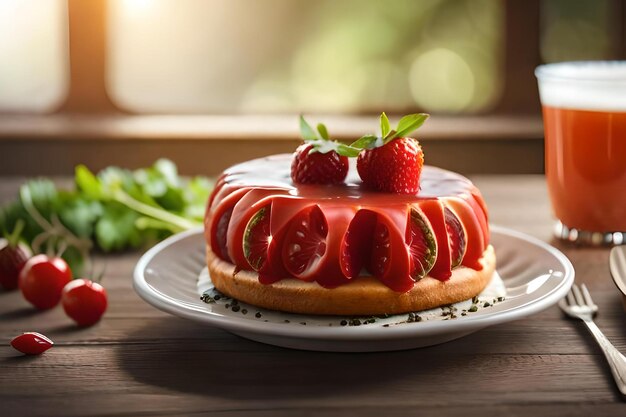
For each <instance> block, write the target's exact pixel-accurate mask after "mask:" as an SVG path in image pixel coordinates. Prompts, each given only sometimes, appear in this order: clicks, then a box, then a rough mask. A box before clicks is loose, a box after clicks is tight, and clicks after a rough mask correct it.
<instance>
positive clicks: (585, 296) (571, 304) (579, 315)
mask: <svg viewBox="0 0 626 417" xmlns="http://www.w3.org/2000/svg"><path fill="white" fill-rule="evenodd" d="M581 288H582V289H581ZM581 288H578V285H576V284H574V285H572V289H571V290H570V291H569V293H568V294H567V296H566V297H565V298H563V299H562V300H561V301H560V302H559V307H561V310H563V311H564V312H565V314H567V315H568V316H570V317H572V318H575V319H580V320H582V321H583V322H584V323H585V324H586V325H587V329H589V331H590V332H591V334H592V335H593V337H595V338H596V341H597V342H598V345H600V348H601V349H602V353H604V356H605V357H606V360H607V361H608V362H609V367H610V368H611V373H612V374H613V378H614V379H615V383H616V384H617V388H619V390H620V392H621V393H622V394H623V395H626V357H625V356H624V355H622V354H621V353H620V352H619V351H618V350H617V349H615V346H613V345H612V344H611V342H609V341H608V339H607V338H606V337H605V336H604V334H602V331H600V329H599V328H598V326H596V324H595V323H594V322H593V316H595V315H596V313H597V312H598V306H597V305H596V304H595V303H594V302H593V300H592V299H591V294H589V290H588V289H587V287H586V286H585V284H582V286H581Z"/></svg>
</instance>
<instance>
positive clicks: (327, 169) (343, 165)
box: [291, 143, 349, 184]
mask: <svg viewBox="0 0 626 417" xmlns="http://www.w3.org/2000/svg"><path fill="white" fill-rule="evenodd" d="M348 166H349V165H348V157H346V156H341V155H339V154H338V153H337V152H335V151H329V152H326V153H321V152H318V151H315V150H314V148H313V145H311V144H308V143H303V144H302V145H300V146H299V147H298V149H296V152H295V154H294V156H293V161H292V163H291V179H292V180H293V182H294V183H297V184H341V183H342V182H343V181H344V180H345V179H346V175H348Z"/></svg>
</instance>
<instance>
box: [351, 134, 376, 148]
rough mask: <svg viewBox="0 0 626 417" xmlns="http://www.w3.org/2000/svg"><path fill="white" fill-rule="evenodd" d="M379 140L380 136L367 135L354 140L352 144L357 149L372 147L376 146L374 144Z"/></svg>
mask: <svg viewBox="0 0 626 417" xmlns="http://www.w3.org/2000/svg"><path fill="white" fill-rule="evenodd" d="M377 140H378V136H375V135H365V136H361V137H360V138H359V139H357V140H355V141H354V142H352V143H351V144H350V146H351V147H353V148H357V149H372V148H374V147H375V146H374V145H375V144H376V141H377Z"/></svg>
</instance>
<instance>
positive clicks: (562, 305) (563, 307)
mask: <svg viewBox="0 0 626 417" xmlns="http://www.w3.org/2000/svg"><path fill="white" fill-rule="evenodd" d="M559 307H561V310H563V311H565V310H567V308H568V307H569V306H568V305H567V301H565V298H561V301H559Z"/></svg>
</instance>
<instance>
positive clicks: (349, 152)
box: [336, 143, 361, 158]
mask: <svg viewBox="0 0 626 417" xmlns="http://www.w3.org/2000/svg"><path fill="white" fill-rule="evenodd" d="M336 152H337V153H338V154H339V155H341V156H347V157H348V158H354V157H357V156H359V153H360V152H361V149H359V148H355V147H353V146H350V145H344V144H343V143H338V144H337V150H336Z"/></svg>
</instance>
